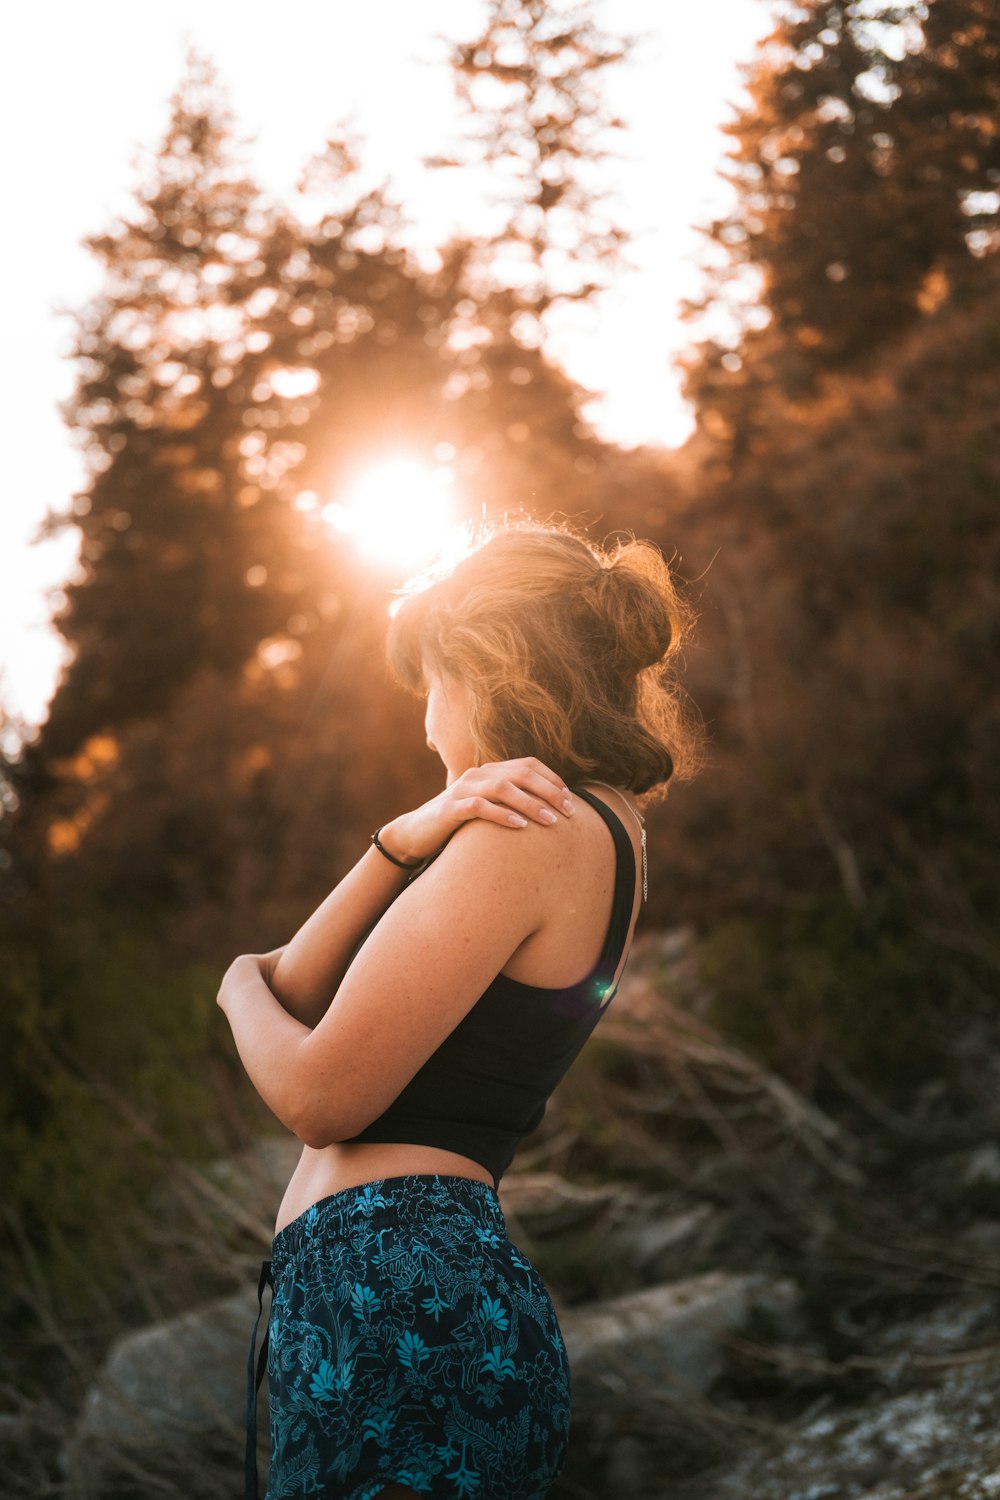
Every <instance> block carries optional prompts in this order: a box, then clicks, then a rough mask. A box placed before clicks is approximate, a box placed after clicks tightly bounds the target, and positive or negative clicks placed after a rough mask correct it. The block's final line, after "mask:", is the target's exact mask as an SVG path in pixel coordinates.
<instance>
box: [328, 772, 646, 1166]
mask: <svg viewBox="0 0 1000 1500" xmlns="http://www.w3.org/2000/svg"><path fill="white" fill-rule="evenodd" d="M571 791H573V792H574V793H575V794H576V796H578V797H582V798H583V799H584V801H586V802H589V803H590V805H591V807H593V808H595V809H596V810H597V812H598V813H600V815H601V817H602V818H603V819H604V821H605V823H606V824H607V826H608V827H609V828H610V830H611V835H612V838H613V839H614V841H615V889H614V898H613V901H612V905H611V921H610V923H609V925H608V932H607V937H606V938H605V940H604V948H603V950H602V951H601V956H600V958H599V959H598V961H597V964H596V966H595V967H594V969H592V970H591V972H590V974H589V975H588V976H587V977H586V978H585V979H582V980H580V981H579V982H578V983H577V984H573V985H568V986H567V987H565V988H563V989H546V988H542V987H540V986H538V985H533V984H522V983H521V981H520V980H517V979H509V978H508V977H507V975H506V974H498V975H497V976H496V978H495V979H494V980H493V981H492V983H491V984H490V985H489V986H488V987H487V989H486V990H484V992H483V994H482V995H481V996H480V997H479V999H478V1000H477V1001H476V1003H475V1005H473V1007H472V1009H471V1010H469V1011H467V1012H466V1014H465V1015H464V1016H463V1017H462V1019H461V1021H459V1023H458V1025H457V1026H456V1027H455V1028H454V1030H453V1031H451V1032H450V1033H449V1034H448V1036H446V1037H445V1039H444V1041H443V1042H442V1043H441V1045H440V1046H439V1047H438V1048H437V1049H436V1050H435V1051H434V1052H433V1053H432V1054H431V1055H430V1057H428V1058H427V1060H426V1062H424V1063H423V1065H422V1066H421V1067H420V1068H419V1070H418V1071H417V1072H416V1073H415V1074H414V1076H413V1077H412V1078H411V1079H410V1081H409V1083H408V1084H406V1085H405V1087H404V1088H403V1089H402V1090H401V1092H400V1093H399V1094H398V1095H397V1096H396V1098H395V1099H394V1100H393V1101H392V1103H391V1104H390V1105H389V1106H388V1108H387V1109H385V1110H384V1111H383V1112H382V1114H381V1115H379V1117H378V1119H376V1120H372V1122H371V1123H370V1124H369V1125H366V1126H365V1128H364V1130H360V1131H359V1132H358V1133H357V1135H353V1136H350V1137H349V1139H350V1140H351V1141H384V1142H400V1143H406V1144H408V1145H421V1146H439V1147H441V1148H442V1149H444V1150H446V1151H456V1152H458V1153H459V1155H461V1156H468V1157H470V1158H471V1159H472V1160H473V1161H476V1162H480V1163H482V1165H483V1166H484V1167H486V1169H487V1170H488V1171H489V1172H491V1173H492V1174H493V1180H494V1184H495V1186H496V1187H499V1185H500V1179H501V1177H502V1176H503V1174H504V1172H505V1171H506V1170H507V1168H508V1167H509V1166H510V1163H511V1160H512V1159H513V1156H514V1152H515V1151H516V1150H517V1147H518V1145H519V1144H520V1142H521V1141H522V1140H523V1138H524V1137H525V1136H527V1135H530V1134H531V1132H532V1131H533V1130H535V1129H537V1127H538V1126H539V1125H540V1124H541V1121H542V1117H543V1115H544V1114H545V1108H546V1105H547V1103H548V1100H549V1096H550V1095H551V1093H552V1091H553V1090H554V1089H555V1087H556V1085H557V1084H558V1083H559V1081H560V1079H561V1078H562V1077H563V1075H564V1074H565V1073H566V1072H567V1071H568V1069H569V1067H570V1064H571V1063H572V1062H573V1061H574V1059H575V1058H576V1056H577V1054H578V1053H579V1052H580V1051H581V1049H582V1047H583V1044H584V1042H586V1040H587V1038H588V1037H589V1036H590V1033H591V1032H592V1031H593V1029H594V1027H595V1026H596V1025H597V1022H598V1020H599V1019H600V1017H601V1016H602V1015H603V1014H604V1011H605V1010H606V1009H607V1007H608V1005H609V1004H610V1002H611V1000H612V999H613V998H614V995H615V993H616V991H617V988H618V986H617V985H616V984H614V983H613V981H614V977H615V972H616V970H617V968H618V965H619V962H620V960H621V957H622V954H623V952H624V950H625V943H626V941H627V939H628V931H629V926H630V924H631V920H632V906H633V902H634V897H635V875H636V871H635V854H634V852H633V849H632V841H631V839H630V838H629V836H628V834H627V833H626V831H625V828H624V825H623V823H622V821H621V819H620V818H619V817H618V816H617V814H616V813H613V812H612V811H611V809H610V808H608V807H606V806H605V804H604V803H603V802H602V801H601V800H600V798H599V797H595V796H594V795H593V794H592V793H591V792H587V791H584V790H583V788H582V787H579V786H574V787H572V788H571ZM427 868H428V866H426V865H425V866H424V867H423V869H427ZM422 873H423V870H421V871H420V872H418V875H417V876H414V879H417V878H419V874H422ZM411 884H412V881H411Z"/></svg>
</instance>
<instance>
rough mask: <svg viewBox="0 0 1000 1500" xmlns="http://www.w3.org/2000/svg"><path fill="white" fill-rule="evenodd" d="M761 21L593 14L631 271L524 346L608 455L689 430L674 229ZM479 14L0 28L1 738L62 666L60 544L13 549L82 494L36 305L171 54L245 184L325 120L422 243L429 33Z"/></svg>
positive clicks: (164, 18) (77, 254) (76, 277)
mask: <svg viewBox="0 0 1000 1500" xmlns="http://www.w3.org/2000/svg"><path fill="white" fill-rule="evenodd" d="M771 9H772V7H771V6H770V5H769V4H768V3H767V0H700V3H699V4H697V5H695V4H687V3H683V0H594V3H593V5H592V13H593V16H594V19H595V21H596V22H597V24H598V25H599V26H601V27H602V28H604V29H605V30H607V31H609V32H612V33H615V34H622V33H626V34H633V35H639V36H641V38H642V39H641V40H640V41H639V43H638V44H637V46H636V48H635V50H634V53H633V55H632V58H631V59H630V61H629V63H627V64H625V65H623V66H622V67H621V68H619V69H617V70H612V69H609V70H608V72H607V75H606V83H605V91H606V92H605V97H606V99H607V101H608V104H609V105H610V107H611V108H612V109H613V110H615V111H616V113H618V114H619V115H620V116H622V117H623V118H624V119H625V121H626V122H627V124H628V127H629V129H628V133H627V135H626V134H622V133H618V136H617V140H618V145H617V149H618V150H619V151H621V152H623V153H626V159H625V160H622V161H619V162H617V163H615V165H614V168H613V182H614V185H615V188H616V190H617V193H618V198H617V201H616V202H614V206H615V207H616V209H617V213H618V222H619V223H621V224H622V225H623V226H624V227H625V228H626V229H628V231H629V233H630V235H631V236H632V241H631V244H630V245H629V247H628V250H627V254H628V258H629V259H630V260H631V261H632V262H633V263H634V265H635V269H634V270H631V271H626V272H623V273H622V274H621V276H620V277H619V278H618V280H617V281H616V283H615V285H614V287H613V288H611V289H609V291H608V292H607V293H605V294H604V295H603V296H602V297H601V298H600V299H599V300H598V301H597V303H596V304H595V305H594V306H592V307H591V308H589V309H586V310H582V311H580V312H579V313H578V314H577V315H575V317H574V318H573V320H572V321H570V320H566V321H565V322H564V324H563V325H560V326H559V327H554V328H553V330H552V335H551V339H550V341H549V343H548V345H547V349H548V352H549V353H550V354H551V356H552V357H554V358H556V359H558V360H559V361H560V362H561V363H562V364H563V365H564V366H565V367H566V369H567V370H568V371H569V373H570V374H571V375H572V376H573V377H574V378H575V379H576V380H578V381H579V382H580V383H581V384H582V385H583V386H585V387H586V388H587V389H588V390H590V391H592V392H593V393H594V399H593V401H591V402H590V403H588V404H587V405H586V406H585V407H584V413H585V415H586V416H587V417H588V418H589V420H591V421H592V422H593V424H594V426H595V428H596V429H597V431H598V433H599V434H600V435H601V436H602V437H604V438H605V439H606V440H608V441H611V442H617V443H620V444H621V445H623V446H624V447H632V446H635V445H636V444H640V443H644V444H652V445H656V446H663V447H668V448H671V447H676V446H678V445H679V444H681V443H682V442H683V441H684V440H685V438H686V437H687V436H688V434H689V432H690V430H691V426H692V423H691V416H690V413H689V412H688V411H687V409H686V408H685V406H684V403H683V402H682V400H681V397H680V394H679V391H678V377H677V374H676V372H675V371H674V370H673V369H672V367H671V356H672V354H674V353H676V351H677V350H679V349H681V348H683V347H684V344H685V343H686V341H687V332H686V329H685V328H684V326H683V325H682V324H681V323H680V322H679V320H678V308H679V305H680V301H681V299H682V298H683V297H685V296H692V295H695V294H696V293H697V291H698V290H699V286H700V278H699V273H698V254H699V246H700V236H699V235H698V234H697V232H696V230H695V228H694V226H695V225H697V224H699V223H702V224H704V223H707V222H708V220H709V219H710V218H711V217H712V215H713V212H715V211H717V210H718V208H719V207H720V206H721V205H722V204H723V203H724V202H725V201H726V195H727V191H728V190H727V188H726V186H725V184H724V183H723V182H722V180H721V178H720V177H719V176H718V171H719V168H720V167H723V166H724V165H725V159H724V152H725V150H726V147H727V139H726V137H725V136H724V135H723V134H722V133H721V131H720V126H721V125H722V124H723V123H724V122H726V121H728V120H730V119H731V118H732V117H733V114H734V111H735V108H736V106H737V105H738V104H739V103H740V102H742V100H743V97H744V96H743V91H742V87H741V79H740V74H739V70H738V64H739V63H740V62H741V61H745V60H747V59H749V58H750V57H751V56H752V55H753V50H754V44H755V41H756V40H757V39H758V38H759V37H761V36H763V35H764V34H765V33H766V31H767V30H769V20H770V14H771ZM486 10H487V6H486V0H434V4H433V5H419V4H416V3H414V0H365V3H364V4H363V5H359V4H357V3H356V0H350V3H348V0H298V3H296V0H289V3H286V4H285V5H283V6H281V7H280V8H275V7H274V5H273V4H268V5H266V6H265V5H264V4H262V3H260V0H241V3H239V4H236V3H235V0H170V3H169V4H167V5H159V6H137V5H135V4H134V3H133V0H128V3H125V0H97V3H96V4H94V5H89V6H79V5H77V4H70V3H69V0H49V3H47V4H45V5H39V6H28V5H22V6H18V7H16V8H13V9H12V10H11V11H10V12H9V14H8V15H7V16H5V21H4V31H5V41H6V46H5V49H4V52H5V56H4V60H3V63H2V64H0V130H2V139H3V140H4V142H5V143H6V159H5V161H4V176H5V188H6V197H7V203H8V206H10V207H13V208H15V209H16V211H17V215H18V217H17V218H16V219H15V220H14V221H13V222H14V223H15V225H16V226H17V231H18V232H17V233H15V234H8V235H7V236H6V237H5V238H4V240H3V244H2V246H0V268H2V271H3V274H4V284H5V285H6V287H7V288H8V293H9V294H8V299H7V305H6V307H5V311H4V352H5V358H4V360H3V361H0V432H2V435H3V443H4V453H5V456H6V477H7V482H6V485H5V487H4V493H3V494H2V495H0V723H2V715H3V713H4V710H6V714H7V716H8V719H9V724H14V723H16V721H17V720H18V719H22V720H24V721H25V722H26V723H27V724H28V725H31V724H37V723H39V722H41V721H42V720H43V719H44V716H45V712H46V706H47V704H48V701H49V699H50V698H51V695H52V692H53V690H54V687H55V684H56V681H57V677H58V672H59V669H60V665H61V663H62V661H63V660H64V658H65V654H66V648H65V645H64V643H63V642H62V641H61V639H60V638H59V636H58V635H57V634H56V632H54V631H53V630H52V628H51V626H50V625H49V624H48V618H49V614H50V612H51V606H50V604H49V602H48V601H47V598H46V591H47V590H51V589H54V588H57V587H58V585H59V584H60V583H62V582H64V581H65V580H66V579H67V578H68V577H69V576H71V574H72V571H73V567H74V565H75V562H76V536H75V533H73V532H72V531H70V532H68V533H66V534H64V535H63V536H62V537H59V538H54V539H51V540H49V541H46V542H44V543H41V544H34V545H33V544H32V538H33V536H34V534H35V532H36V529H37V527H38V524H39V521H40V520H41V518H42V516H43V515H44V514H45V512H46V510H48V509H50V508H51V509H53V510H56V511H64V510H67V509H68V508H69V505H70V502H71V499H72V496H73V494H74V492H75V491H77V490H79V489H80V488H81V487H82V485H83V482H84V477H83V469H82V465H81V463H80V460H79V456H78V453H77V451H76V449H75V447H74V445H73V442H72V438H71V435H70V434H69V433H68V431H67V430H66V428H65V426H64V425H63V423H62V420H61V417H60V414H59V403H60V402H61V401H63V400H65V399H66V398H67V397H68V395H69V394H70V392H71V390H72V388H73V383H74V369H73V364H72V362H71V360H70V359H69V358H68V357H67V346H68V341H69V334H70V326H71V325H70V322H69V319H68V318H66V317H65V316H59V314H58V309H59V308H79V307H80V306H82V305H83V304H84V303H85V302H86V301H87V300H88V299H89V298H90V297H91V296H93V295H94V293H95V292H96V291H97V290H98V288H99V284H100V283H99V275H98V270H97V266H96V263H95V262H94V261H93V259H92V257H91V256H90V255H89V254H88V252H87V251H86V250H85V249H84V248H83V246H82V244H81V239H82V237H83V236H84V235H86V234H88V233H93V232H95V231H98V230H100V229H102V228H103V227H105V226H106V225H107V224H108V223H109V221H110V220H111V219H112V217H113V216H114V214H115V213H116V212H120V211H121V210H123V209H124V208H125V207H126V206H127V204H128V202H129V198H130V193H131V190H132V189H133V188H134V186H135V185H136V183H137V181H138V170H137V167H138V160H139V156H138V153H139V152H140V151H142V150H150V149H153V148H155V146H156V145H157V143H158V141H159V140H160V138H161V136H162V135H163V133H164V130H165V127H166V123H167V118H168V109H169V99H170V95H171V94H172V93H173V91H174V90H175V88H176V86H177V84H178V82H179V79H180V77H181V74H182V72H183V67H184V58H185V55H186V53H187V50H188V48H189V47H190V46H192V45H193V46H194V47H196V48H197V49H198V50H199V51H201V52H203V53H206V54H207V55H208V56H209V57H211V58H212V59H213V61H214V62H215V64H216V66H217V68H218V70H219V74H220V79H221V81H222V83H223V84H224V85H225V86H226V87H227V89H228V92H229V97H230V101H231V104H232V107H233V109H234V112H235V115H236V121H237V126H238V129H239V131H240V133H241V134H243V135H244V136H248V137H250V138H251V139H250V143H249V145H248V148H247V157H248V161H249V164H250V166H251V168H252V170H253V172H254V174H255V175H256V176H257V178H258V180H259V181H260V182H261V183H262V185H263V186H264V187H265V188H266V189H268V190H269V191H271V192H272V193H274V194H276V195H279V196H287V195H288V194H289V193H290V192H291V191H292V188H293V186H294V183H295V181H296V179H297V177H298V175H299V173H300V171H301V169H302V167H303V165H304V164H305V162H306V161H307V160H308V158H309V157H310V156H311V155H312V154H313V153H314V152H316V151H317V150H319V149H320V147H321V146H322V144H323V141H324V139H325V137H326V135H327V134H328V133H329V132H330V130H331V129H332V127H333V126H334V125H335V124H337V123H338V122H340V121H343V120H345V119H348V118H349V119H350V120H351V121H352V122H353V123H354V125H355V127H356V128H357V129H358V130H359V131H360V133H361V135H362V138H363V139H364V141H365V149H364V154H363V163H364V166H365V169H366V174H370V177H371V180H373V181H379V180H381V178H383V177H385V176H388V177H389V179H390V189H391V190H392V191H393V192H394V193H395V196H396V197H397V198H399V199H400V200H401V201H402V203H403V205H404V208H405V211H406V214H407V217H408V218H409V219H410V221H411V223H412V231H411V232H412V236H413V242H414V245H415V246H416V247H419V246H421V245H423V246H426V247H427V248H428V249H430V248H432V247H433V246H434V244H435V243H440V242H441V240H442V239H443V238H444V237H445V236H446V235H447V233H448V232H449V231H450V230H452V229H454V228H456V227H457V226H458V225H459V223H461V224H463V225H465V226H468V225H469V223H470V214H471V213H474V210H475V205H474V204H471V203H470V202H469V201H468V197H467V192H468V183H467V182H466V179H465V174H462V175H463V183H464V184H465V192H464V193H463V195H462V198H461V200H458V201H456V198H455V195H454V193H453V191H452V190H451V189H450V187H449V182H448V178H449V175H450V174H448V173H447V172H440V173H437V174H434V173H431V172H428V171H427V170H426V169H425V168H423V167H422V165H421V159H422V158H423V157H425V156H430V155H435V154H442V153H444V152H446V151H447V150H448V149H449V148H454V147H455V146H456V145H457V144H458V143H459V142H460V140H461V138H462V136H461V132H462V125H461V115H460V112H459V109H458V106H457V104H456V101H455V96H454V90H453V86H452V81H451V74H450V70H449V69H448V66H447V62H446V58H447V40H441V39H440V38H441V37H443V38H445V39H452V40H459V39H468V38H471V37H472V36H474V35H475V34H476V33H477V32H478V31H479V30H480V28H481V26H482V24H483V20H484V18H485V15H486ZM612 73H615V74H616V75H617V76H614V77H613V76H612ZM486 190H487V185H486V184H485V183H484V198H483V201H484V203H485V199H486ZM22 229H23V231H24V232H23V233H22V232H21V231H22ZM12 290H13V292H14V295H11V292H12Z"/></svg>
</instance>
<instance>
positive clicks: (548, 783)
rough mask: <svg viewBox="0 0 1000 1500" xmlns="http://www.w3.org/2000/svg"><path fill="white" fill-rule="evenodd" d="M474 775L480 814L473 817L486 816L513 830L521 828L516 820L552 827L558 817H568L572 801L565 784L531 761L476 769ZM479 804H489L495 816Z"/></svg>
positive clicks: (544, 767)
mask: <svg viewBox="0 0 1000 1500" xmlns="http://www.w3.org/2000/svg"><path fill="white" fill-rule="evenodd" d="M476 774H477V779H478V780H479V787H478V799H477V800H478V802H479V803H480V806H481V810H480V811H478V812H476V813H474V814H473V816H476V817H484V816H487V817H491V820H492V821H494V822H504V821H506V822H511V823H514V824H515V825H516V826H523V825H522V824H521V823H520V822H518V821H517V819H518V818H522V819H526V820H531V821H533V822H536V823H542V824H552V823H555V822H556V821H557V820H558V818H559V817H560V816H563V817H572V814H573V800H572V797H571V795H570V793H569V789H568V788H567V787H566V784H565V783H564V781H563V780H562V778H561V777H560V776H557V775H556V774H555V772H554V771H550V770H549V768H548V767H547V766H545V765H543V763H542V762H541V761H537V760H535V759H534V758H533V757H525V758H524V759H522V760H516V761H502V762H499V763H498V764H496V765H489V766H480V767H477V768H476ZM484 774H485V776H486V780H485V782H483V780H482V777H483V776H484ZM483 803H489V804H493V805H494V806H495V809H496V812H497V814H499V816H494V815H493V814H491V813H488V812H487V811H486V808H485V806H482V804H483ZM512 814H513V815H515V816H513V817H512V816H511V815H512Z"/></svg>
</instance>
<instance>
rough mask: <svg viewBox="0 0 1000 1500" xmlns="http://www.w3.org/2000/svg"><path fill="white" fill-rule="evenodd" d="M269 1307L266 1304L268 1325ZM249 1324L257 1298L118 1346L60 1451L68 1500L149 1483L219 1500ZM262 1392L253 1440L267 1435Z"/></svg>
mask: <svg viewBox="0 0 1000 1500" xmlns="http://www.w3.org/2000/svg"><path fill="white" fill-rule="evenodd" d="M267 1305H268V1304H267V1300H266V1295H265V1302H264V1313H265V1316H266V1313H267ZM256 1316H257V1297H256V1291H254V1292H253V1293H249V1294H248V1293H246V1292H240V1293H238V1294H237V1295H235V1296H231V1297H226V1298H222V1299H219V1300H218V1301H216V1302H212V1303H207V1304H206V1305H204V1306H202V1307H198V1308H196V1309H194V1310H193V1311H191V1312H188V1313H183V1314H181V1315H180V1316H179V1317H176V1318H171V1319H170V1320H168V1321H167V1322H164V1323H157V1324H154V1325H153V1326H152V1327H149V1328H142V1329H139V1330H138V1331H136V1332H134V1333H129V1334H126V1335H125V1336H124V1337H123V1338H121V1339H119V1340H118V1341H117V1343H115V1344H114V1345H113V1346H112V1349H111V1351H110V1353H109V1355H108V1357H107V1359H106V1361H105V1363H104V1365H103V1367H102V1369H101V1373H100V1375H99V1377H98V1379H97V1381H96V1383H95V1384H94V1386H93V1387H92V1388H91V1390H90V1392H89V1393H88V1395H87V1399H86V1401H85V1403H84V1406H83V1409H82V1411H81V1412H80V1415H79V1417H78V1419H77V1422H76V1424H75V1426H74V1429H73V1432H72V1434H71V1436H70V1438H69V1441H68V1442H67V1443H66V1445H65V1447H64V1449H63V1453H62V1456H61V1466H62V1469H63V1473H64V1474H65V1475H66V1476H67V1478H68V1480H69V1483H70V1487H71V1493H73V1494H74V1495H77V1496H80V1497H91V1496H93V1497H94V1500H97V1497H100V1500H105V1497H106V1496H107V1495H109V1494H114V1495H115V1496H116V1497H117V1496H120V1495H126V1494H131V1493H132V1490H131V1489H130V1488H128V1485H129V1484H133V1485H134V1486H135V1493H136V1494H137V1495H138V1494H141V1493H146V1494H148V1493H149V1485H148V1476H150V1475H156V1476H157V1477H162V1476H165V1475H170V1474H173V1473H180V1474H183V1475H186V1476H187V1478H186V1488H185V1494H186V1495H187V1496H188V1497H189V1500H196V1497H197V1496H198V1495H199V1493H202V1494H204V1495H206V1496H209V1495H215V1494H217V1492H218V1491H217V1481H218V1477H219V1473H220V1472H223V1473H225V1472H228V1473H229V1474H232V1473H234V1472H239V1471H240V1469H241V1468H242V1463H243V1434H244V1421H245V1412H246V1359H247V1351H248V1348H249V1341H250V1334H251V1331H252V1329H253V1323H254V1319H255V1317H256ZM263 1322H264V1319H263V1318H262V1319H261V1323H262V1325H263ZM266 1387H267V1382H266V1381H265V1382H264V1383H263V1384H262V1387H261V1400H260V1403H259V1407H258V1432H266V1430H267V1400H266ZM144 1475H145V1476H147V1480H146V1483H145V1488H144V1487H143V1476H144ZM213 1476H214V1481H215V1486H214V1487H213Z"/></svg>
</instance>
